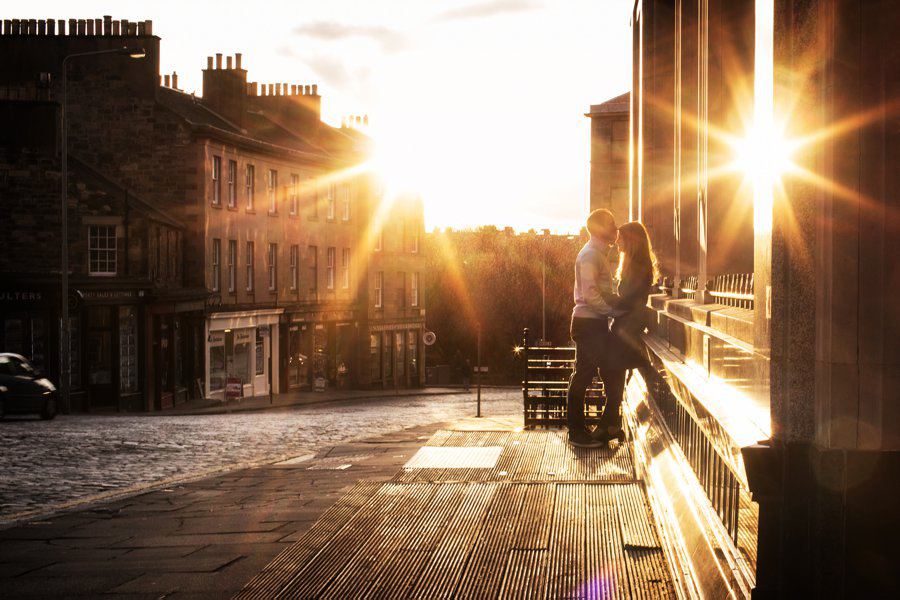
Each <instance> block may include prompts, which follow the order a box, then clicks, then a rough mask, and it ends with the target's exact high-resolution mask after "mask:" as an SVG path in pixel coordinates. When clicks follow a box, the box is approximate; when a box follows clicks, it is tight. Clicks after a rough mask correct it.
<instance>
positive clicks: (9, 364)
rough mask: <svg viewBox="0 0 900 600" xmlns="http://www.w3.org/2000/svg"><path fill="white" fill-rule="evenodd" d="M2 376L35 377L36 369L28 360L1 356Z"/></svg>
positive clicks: (0, 371)
mask: <svg viewBox="0 0 900 600" xmlns="http://www.w3.org/2000/svg"><path fill="white" fill-rule="evenodd" d="M0 374H4V375H32V376H33V375H34V367H32V366H31V363H29V362H28V361H27V360H23V359H21V358H18V357H15V356H0Z"/></svg>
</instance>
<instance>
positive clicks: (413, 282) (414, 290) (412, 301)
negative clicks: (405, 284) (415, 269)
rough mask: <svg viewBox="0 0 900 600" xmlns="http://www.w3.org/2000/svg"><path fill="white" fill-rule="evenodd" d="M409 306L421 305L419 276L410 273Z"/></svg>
mask: <svg viewBox="0 0 900 600" xmlns="http://www.w3.org/2000/svg"><path fill="white" fill-rule="evenodd" d="M409 292H410V293H409V305H410V306H418V305H419V274H418V273H410V276H409Z"/></svg>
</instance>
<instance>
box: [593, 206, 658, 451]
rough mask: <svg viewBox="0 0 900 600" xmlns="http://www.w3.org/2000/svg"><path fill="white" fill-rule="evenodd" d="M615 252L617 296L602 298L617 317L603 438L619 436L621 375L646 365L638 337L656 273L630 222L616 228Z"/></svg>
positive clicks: (637, 227) (639, 229)
mask: <svg viewBox="0 0 900 600" xmlns="http://www.w3.org/2000/svg"><path fill="white" fill-rule="evenodd" d="M616 245H617V246H618V248H619V268H618V270H617V271H616V279H617V280H618V282H619V285H618V290H617V293H615V294H604V298H603V299H604V300H605V301H606V303H607V304H609V305H610V306H611V307H612V308H614V309H616V311H617V313H619V316H617V317H615V319H614V320H613V324H612V333H613V336H612V343H611V346H610V348H609V352H608V353H607V370H608V371H610V372H612V373H616V374H620V375H621V376H615V377H611V378H610V380H611V381H610V383H611V385H609V386H607V389H606V397H607V402H606V408H605V409H604V410H603V417H602V419H601V422H600V425H601V426H600V429H599V431H600V434H601V436H604V437H607V438H613V437H619V438H620V439H621V437H622V434H621V431H622V417H621V415H620V414H619V407H620V406H621V404H622V396H623V394H624V392H625V371H626V370H628V369H636V368H639V367H643V366H645V365H646V364H647V359H646V358H645V357H644V353H643V351H642V346H641V334H642V333H643V332H644V329H645V328H646V326H647V310H646V306H647V297H648V296H649V295H650V291H651V286H652V285H653V282H655V281H656V279H657V277H658V275H659V271H658V270H657V265H656V256H655V255H654V254H653V250H652V248H651V247H650V236H649V235H647V230H646V229H645V228H644V226H643V225H642V224H641V223H638V222H637V221H633V222H631V223H626V224H624V225H622V226H621V227H620V228H619V236H618V238H617V239H616Z"/></svg>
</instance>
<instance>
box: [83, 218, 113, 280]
mask: <svg viewBox="0 0 900 600" xmlns="http://www.w3.org/2000/svg"><path fill="white" fill-rule="evenodd" d="M88 273H90V274H91V275H115V274H116V226H115V225H91V226H90V228H89V229H88Z"/></svg>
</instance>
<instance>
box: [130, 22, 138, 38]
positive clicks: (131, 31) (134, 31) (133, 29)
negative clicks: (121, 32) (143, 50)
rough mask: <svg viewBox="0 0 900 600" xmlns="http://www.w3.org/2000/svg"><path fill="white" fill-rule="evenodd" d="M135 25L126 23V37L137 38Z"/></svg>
mask: <svg viewBox="0 0 900 600" xmlns="http://www.w3.org/2000/svg"><path fill="white" fill-rule="evenodd" d="M137 34H138V32H137V23H128V35H130V36H133V37H137Z"/></svg>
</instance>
